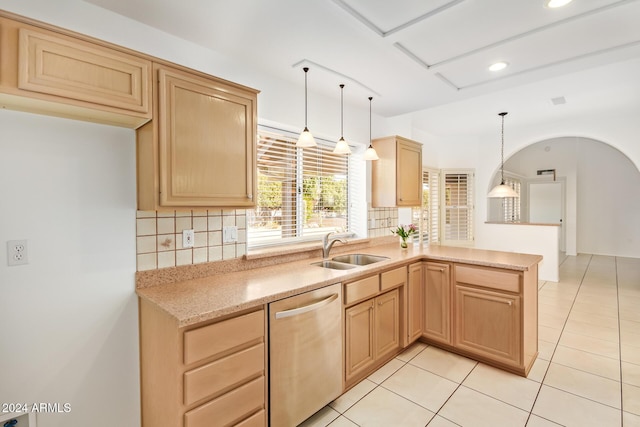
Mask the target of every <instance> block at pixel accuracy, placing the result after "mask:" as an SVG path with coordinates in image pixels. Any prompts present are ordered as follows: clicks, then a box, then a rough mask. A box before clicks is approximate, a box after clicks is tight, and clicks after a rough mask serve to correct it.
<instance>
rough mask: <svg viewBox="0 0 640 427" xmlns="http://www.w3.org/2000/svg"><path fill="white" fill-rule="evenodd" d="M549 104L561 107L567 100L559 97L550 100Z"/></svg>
mask: <svg viewBox="0 0 640 427" xmlns="http://www.w3.org/2000/svg"><path fill="white" fill-rule="evenodd" d="M551 102H552V103H553V105H562V104H566V103H567V100H566V99H565V98H564V96H559V97H557V98H551Z"/></svg>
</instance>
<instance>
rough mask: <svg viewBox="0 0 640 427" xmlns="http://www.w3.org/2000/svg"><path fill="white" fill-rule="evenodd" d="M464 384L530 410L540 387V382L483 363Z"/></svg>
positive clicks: (479, 364)
mask: <svg viewBox="0 0 640 427" xmlns="http://www.w3.org/2000/svg"><path fill="white" fill-rule="evenodd" d="M462 385H464V386H466V387H468V388H470V389H473V390H475V391H479V392H480V393H483V394H486V395H488V396H491V397H493V398H496V399H498V400H501V401H502V402H505V403H508V404H510V405H513V406H515V407H518V408H520V409H524V410H525V411H528V412H529V411H531V408H532V407H533V402H534V401H535V399H536V395H537V394H538V390H539V389H540V383H538V382H535V381H532V380H530V379H527V378H524V377H521V376H519V375H515V374H511V373H509V372H505V371H503V370H501V369H496V368H492V367H490V366H487V365H485V364H483V363H478V365H477V366H476V367H475V368H473V371H471V373H470V374H469V376H468V377H467V378H466V379H465V380H464V381H463V383H462Z"/></svg>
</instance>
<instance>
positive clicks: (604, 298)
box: [576, 288, 618, 310]
mask: <svg viewBox="0 0 640 427" xmlns="http://www.w3.org/2000/svg"><path fill="white" fill-rule="evenodd" d="M582 303H586V304H597V305H599V306H600V307H607V308H609V309H614V310H617V309H618V293H617V292H616V291H615V289H614V290H611V291H604V292H601V291H599V290H596V289H591V290H590V289H589V288H584V289H580V292H578V296H577V297H576V304H582Z"/></svg>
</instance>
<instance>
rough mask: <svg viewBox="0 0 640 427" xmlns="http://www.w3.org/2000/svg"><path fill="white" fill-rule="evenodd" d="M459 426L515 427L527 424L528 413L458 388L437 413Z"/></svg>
mask: <svg viewBox="0 0 640 427" xmlns="http://www.w3.org/2000/svg"><path fill="white" fill-rule="evenodd" d="M438 414H439V415H442V416H443V417H445V418H446V419H448V420H451V421H453V422H454V423H456V424H460V425H461V426H474V427H485V426H486V427H499V426H504V427H517V426H524V425H525V424H526V422H527V417H528V415H529V414H528V412H526V411H523V410H521V409H518V408H515V407H513V406H511V405H508V404H506V403H504V402H501V401H499V400H496V399H494V398H492V397H489V396H486V395H484V394H482V393H479V392H477V391H475V390H471V389H470V388H467V387H465V386H460V388H458V390H456V392H455V393H453V396H451V398H450V399H449V400H448V401H447V403H446V404H445V405H444V407H443V408H442V409H441V410H440V412H439V413H438Z"/></svg>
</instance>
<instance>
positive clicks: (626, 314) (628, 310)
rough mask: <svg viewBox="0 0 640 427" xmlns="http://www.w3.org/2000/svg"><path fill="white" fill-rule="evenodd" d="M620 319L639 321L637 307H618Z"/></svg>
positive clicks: (639, 314) (639, 313)
mask: <svg viewBox="0 0 640 427" xmlns="http://www.w3.org/2000/svg"><path fill="white" fill-rule="evenodd" d="M620 319H624V320H633V321H634V322H640V310H638V307H625V308H622V307H621V308H620Z"/></svg>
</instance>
